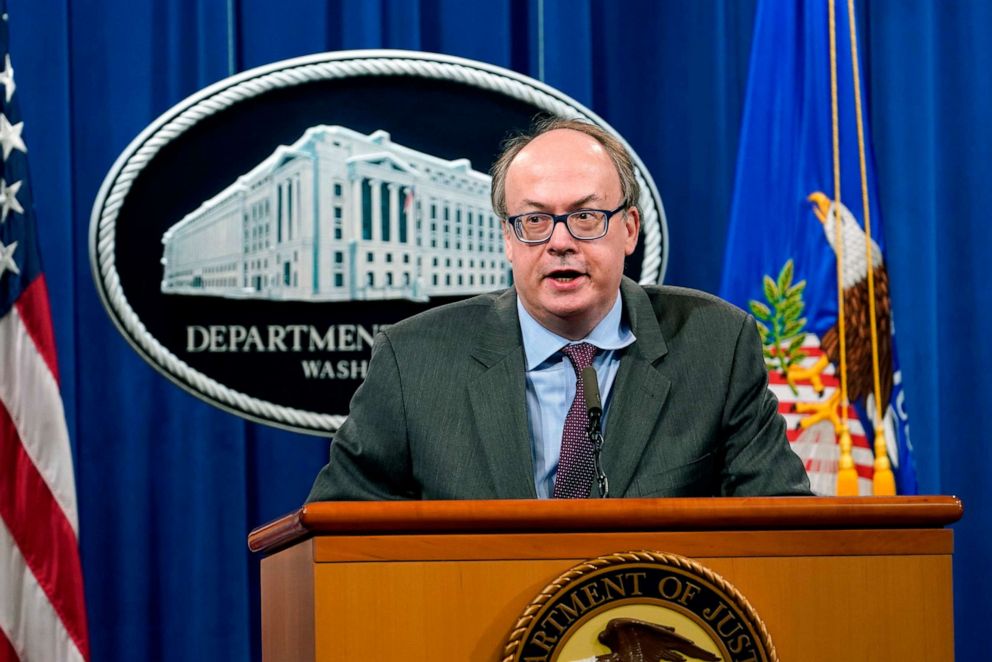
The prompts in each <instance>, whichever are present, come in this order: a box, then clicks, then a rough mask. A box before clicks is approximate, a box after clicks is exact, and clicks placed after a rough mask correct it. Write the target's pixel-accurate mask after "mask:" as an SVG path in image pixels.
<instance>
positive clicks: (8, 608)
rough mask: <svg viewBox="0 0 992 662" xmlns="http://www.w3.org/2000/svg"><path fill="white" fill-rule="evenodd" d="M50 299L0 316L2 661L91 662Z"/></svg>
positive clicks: (41, 284)
mask: <svg viewBox="0 0 992 662" xmlns="http://www.w3.org/2000/svg"><path fill="white" fill-rule="evenodd" d="M50 320H51V316H50V314H49V309H48V293H47V291H46V286H45V281H44V278H43V277H39V278H37V279H36V280H35V281H34V282H33V283H31V285H29V286H28V288H27V289H26V290H24V292H23V293H22V295H21V297H20V298H19V299H18V301H17V303H16V304H15V306H14V308H13V309H11V310H10V312H8V313H7V315H5V316H4V317H3V318H0V596H2V598H0V660H8V659H20V660H21V661H22V662H27V661H29V660H44V661H48V660H52V661H55V660H87V659H89V642H88V637H87V631H86V609H85V605H84V602H83V577H82V570H81V568H80V563H79V547H78V537H77V536H78V516H77V510H76V488H75V479H74V477H73V470H72V455H71V451H70V447H69V435H68V430H67V428H66V423H65V415H64V413H63V409H62V398H61V396H60V394H59V385H58V372H57V369H56V360H55V343H54V338H53V336H52V331H51V321H50Z"/></svg>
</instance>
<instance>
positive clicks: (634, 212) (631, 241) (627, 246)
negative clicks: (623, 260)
mask: <svg viewBox="0 0 992 662" xmlns="http://www.w3.org/2000/svg"><path fill="white" fill-rule="evenodd" d="M623 225H624V229H625V231H626V233H627V234H626V236H625V237H624V253H625V254H626V255H630V254H632V253H633V252H634V249H635V248H637V236H638V235H639V234H640V232H641V212H640V211H638V209H637V207H630V208H628V209H627V212H626V213H625V214H624V217H623Z"/></svg>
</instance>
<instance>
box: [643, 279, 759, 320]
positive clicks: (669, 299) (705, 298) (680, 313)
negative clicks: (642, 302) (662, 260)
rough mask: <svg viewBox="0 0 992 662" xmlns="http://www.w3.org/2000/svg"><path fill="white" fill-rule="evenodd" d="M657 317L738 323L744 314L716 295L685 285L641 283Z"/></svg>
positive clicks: (743, 318)
mask: <svg viewBox="0 0 992 662" xmlns="http://www.w3.org/2000/svg"><path fill="white" fill-rule="evenodd" d="M640 287H641V289H642V290H643V291H644V293H645V294H646V295H647V297H648V300H649V301H650V302H651V307H652V308H654V310H655V313H656V314H657V315H658V317H659V320H666V321H668V322H670V323H676V322H699V323H710V322H723V323H725V324H732V325H736V326H740V324H741V323H742V322H743V321H744V320H745V319H746V318H747V316H748V314H747V313H746V312H744V311H743V310H741V309H740V308H738V307H737V306H735V305H733V304H731V303H729V302H727V301H724V300H723V299H721V298H720V297H718V296H715V295H713V294H709V293H707V292H703V291H701V290H694V289H691V288H688V287H675V286H672V285H641V286H640Z"/></svg>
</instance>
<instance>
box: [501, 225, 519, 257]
mask: <svg viewBox="0 0 992 662" xmlns="http://www.w3.org/2000/svg"><path fill="white" fill-rule="evenodd" d="M500 225H501V226H502V228H503V250H504V252H505V253H506V261H507V262H509V263H510V264H513V245H514V244H515V243H516V242H515V241H514V237H513V230H512V229H511V228H510V224H509V223H507V222H506V221H500Z"/></svg>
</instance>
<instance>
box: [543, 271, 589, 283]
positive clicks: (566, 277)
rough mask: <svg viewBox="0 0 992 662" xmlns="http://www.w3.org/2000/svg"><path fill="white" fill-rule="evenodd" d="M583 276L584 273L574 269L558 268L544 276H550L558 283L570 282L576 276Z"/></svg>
mask: <svg viewBox="0 0 992 662" xmlns="http://www.w3.org/2000/svg"><path fill="white" fill-rule="evenodd" d="M582 276H585V273H583V272H581V271H576V270H574V269H558V270H555V271H552V272H551V273H549V274H547V275H546V276H545V278H550V279H552V280H554V281H556V282H559V283H570V282H572V281H573V280H575V279H576V278H580V277H582Z"/></svg>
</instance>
